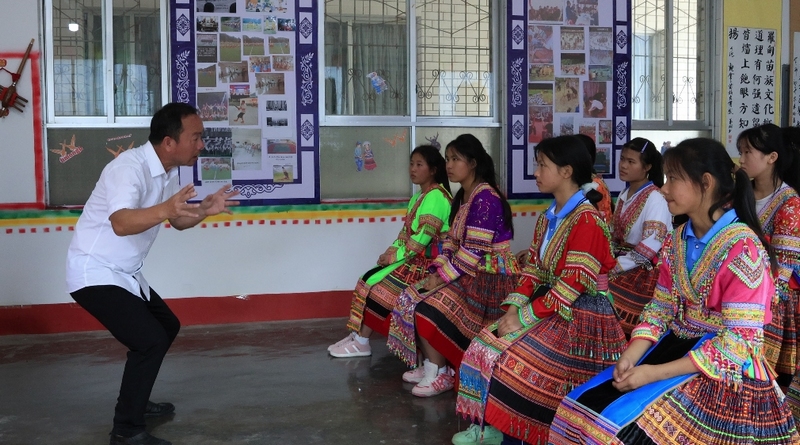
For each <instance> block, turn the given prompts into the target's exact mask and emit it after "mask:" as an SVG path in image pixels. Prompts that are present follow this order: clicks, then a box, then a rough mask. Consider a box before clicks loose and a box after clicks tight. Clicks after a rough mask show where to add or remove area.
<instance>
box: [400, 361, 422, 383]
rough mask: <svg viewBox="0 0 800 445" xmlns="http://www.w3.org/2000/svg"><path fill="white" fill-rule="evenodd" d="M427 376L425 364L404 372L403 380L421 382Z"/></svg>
mask: <svg viewBox="0 0 800 445" xmlns="http://www.w3.org/2000/svg"><path fill="white" fill-rule="evenodd" d="M423 377H425V371H424V365H423V366H417V367H416V368H414V369H412V370H410V371H406V372H404V373H403V381H404V382H408V383H419V382H421V381H422V378H423Z"/></svg>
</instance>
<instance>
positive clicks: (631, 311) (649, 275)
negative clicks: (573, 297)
mask: <svg viewBox="0 0 800 445" xmlns="http://www.w3.org/2000/svg"><path fill="white" fill-rule="evenodd" d="M657 282H658V268H656V267H651V268H649V269H648V268H646V267H644V266H638V267H634V268H633V269H631V270H628V271H626V272H625V273H623V274H620V275H618V276H617V277H616V278H614V279H613V280H611V281H609V282H608V291H609V292H610V293H611V296H612V297H613V299H614V308H615V309H616V310H617V313H618V314H619V316H620V321H619V323H620V325H622V330H623V331H624V332H625V335H628V336H629V335H631V331H632V330H633V328H634V327H636V325H637V324H639V315H641V313H642V309H644V306H645V305H646V304H647V303H649V302H650V300H651V299H652V298H653V291H654V290H655V288H656V283H657Z"/></svg>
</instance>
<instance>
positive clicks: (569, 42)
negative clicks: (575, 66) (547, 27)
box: [561, 26, 586, 51]
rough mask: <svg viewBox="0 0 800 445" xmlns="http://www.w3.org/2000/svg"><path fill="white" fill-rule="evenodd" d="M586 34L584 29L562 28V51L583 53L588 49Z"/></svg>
mask: <svg viewBox="0 0 800 445" xmlns="http://www.w3.org/2000/svg"><path fill="white" fill-rule="evenodd" d="M585 35H586V33H585V32H584V29H583V28H582V27H570V26H562V27H561V50H562V51H583V50H584V49H585V48H586V38H585Z"/></svg>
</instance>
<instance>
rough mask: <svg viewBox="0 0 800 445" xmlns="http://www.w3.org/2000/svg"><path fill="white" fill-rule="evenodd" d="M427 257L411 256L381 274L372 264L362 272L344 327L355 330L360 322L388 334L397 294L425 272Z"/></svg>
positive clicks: (381, 269) (429, 261)
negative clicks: (371, 266) (365, 271)
mask: <svg viewBox="0 0 800 445" xmlns="http://www.w3.org/2000/svg"><path fill="white" fill-rule="evenodd" d="M431 261H432V260H431V259H430V258H425V257H424V256H419V255H415V256H413V257H411V258H409V259H408V261H406V262H404V263H402V264H401V265H399V266H397V267H396V268H395V269H394V270H392V271H391V272H389V273H388V274H386V273H381V272H382V271H383V270H384V269H385V268H383V267H376V268H373V269H371V270H369V271H368V272H367V273H366V274H364V275H363V276H362V277H361V278H360V279H359V280H358V283H357V284H356V289H355V291H354V292H353V299H352V301H351V303H350V320H349V321H348V323H347V328H348V329H349V330H351V331H354V332H358V331H359V330H360V329H361V325H362V323H363V324H364V325H366V326H368V327H370V328H372V329H373V330H374V331H375V332H378V333H379V334H381V335H384V336H386V335H388V334H389V320H390V317H389V316H390V315H391V313H392V309H394V307H395V305H396V304H397V299H398V297H400V294H401V293H402V292H403V290H404V289H406V288H407V287H408V286H410V285H412V284H414V283H416V282H418V281H420V280H421V279H423V278H424V277H425V276H426V275H427V273H428V272H427V269H428V266H429V265H430V263H431Z"/></svg>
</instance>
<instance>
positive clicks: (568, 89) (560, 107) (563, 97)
mask: <svg viewBox="0 0 800 445" xmlns="http://www.w3.org/2000/svg"><path fill="white" fill-rule="evenodd" d="M579 88H580V79H578V78H577V77H556V99H555V102H556V104H555V105H556V113H574V112H577V111H579V110H578V107H579V106H580V96H579V94H578V90H579Z"/></svg>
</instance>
